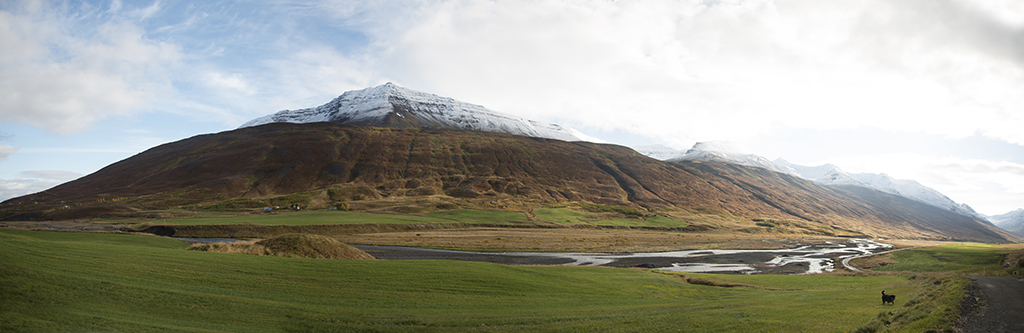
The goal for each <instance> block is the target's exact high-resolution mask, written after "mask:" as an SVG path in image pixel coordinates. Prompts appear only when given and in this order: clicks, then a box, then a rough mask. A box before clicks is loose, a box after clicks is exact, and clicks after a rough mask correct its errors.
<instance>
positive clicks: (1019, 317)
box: [957, 276, 1024, 333]
mask: <svg viewBox="0 0 1024 333" xmlns="http://www.w3.org/2000/svg"><path fill="white" fill-rule="evenodd" d="M970 279H971V281H973V282H974V285H975V286H977V287H978V288H979V289H980V290H981V295H980V298H981V302H982V305H983V309H981V310H980V311H978V312H976V313H973V314H970V315H967V316H966V318H962V319H963V321H962V322H961V323H960V324H959V325H957V330H958V331H960V332H964V333H974V332H991V333H996V332H1024V278H1019V277H1009V276H998V277H996V276H993V277H972V278H970Z"/></svg>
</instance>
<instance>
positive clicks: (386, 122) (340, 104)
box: [240, 82, 580, 141]
mask: <svg viewBox="0 0 1024 333" xmlns="http://www.w3.org/2000/svg"><path fill="white" fill-rule="evenodd" d="M273 122H287V123H311V122H335V123H342V124H348V125H357V126H375V127H390V128H418V129H457V130H470V131H482V132H494V133H509V134H515V135H522V136H529V137H538V138H548V139H558V140H564V141H580V138H579V137H577V136H576V135H574V134H573V132H572V131H571V130H569V129H566V128H563V127H561V126H559V125H556V124H550V123H544V122H539V121H533V120H528V119H524V118H521V117H516V116H513V115H508V114H504V113H500V112H496V111H492V110H489V109H487V108H485V107H483V106H480V105H476V104H469V103H465V102H460V101H457V100H455V99H452V98H448V97H441V96H437V95H433V94H428V93H423V92H419V91H414V90H410V89H406V88H402V87H399V86H397V85H395V84H393V83H391V82H388V83H385V84H383V85H380V86H376V87H371V88H366V89H363V90H353V91H348V92H345V93H343V94H342V95H341V96H338V98H335V99H334V100H332V101H330V102H328V103H327V104H324V105H321V106H318V107H315V108H308V109H300V110H284V111H280V112H277V113H274V114H271V115H266V116H263V117H259V118H256V119H253V120H250V121H248V122H246V123H244V124H242V126H241V127H240V128H244V127H252V126H258V125H263V124H268V123H273Z"/></svg>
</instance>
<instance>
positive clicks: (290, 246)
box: [189, 234, 374, 260]
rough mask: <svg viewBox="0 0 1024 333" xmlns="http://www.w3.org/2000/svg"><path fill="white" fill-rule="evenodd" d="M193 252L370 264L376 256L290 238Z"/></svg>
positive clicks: (321, 239) (327, 241)
mask: <svg viewBox="0 0 1024 333" xmlns="http://www.w3.org/2000/svg"><path fill="white" fill-rule="evenodd" d="M189 250H193V251H209V252H222V253H242V254H254V255H269V256H278V257H289V258H312V259H355V260H369V259H374V258H373V256H371V255H369V254H366V252H363V251H362V250H359V249H357V248H354V247H351V246H348V245H346V244H343V243H342V242H339V241H338V240H337V239H334V238H330V237H327V236H321V235H310V234H288V235H281V236H277V237H273V238H270V239H265V240H260V241H241V242H233V243H211V244H197V245H193V246H192V247H190V248H189Z"/></svg>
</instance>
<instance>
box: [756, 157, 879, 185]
mask: <svg viewBox="0 0 1024 333" xmlns="http://www.w3.org/2000/svg"><path fill="white" fill-rule="evenodd" d="M773 163H775V164H776V165H778V166H780V167H782V168H783V169H786V170H788V171H789V173H790V174H792V175H796V176H799V177H801V178H804V179H809V180H813V181H814V182H816V183H819V184H825V185H858V186H863V185H864V184H862V183H861V182H860V181H858V180H856V179H854V178H853V177H852V176H850V174H848V173H846V171H843V170H842V169H840V168H839V167H837V166H835V165H833V164H830V163H826V164H824V165H819V166H813V167H812V166H803V165H796V164H793V163H789V161H786V160H784V159H781V158H780V159H776V160H775V161H773Z"/></svg>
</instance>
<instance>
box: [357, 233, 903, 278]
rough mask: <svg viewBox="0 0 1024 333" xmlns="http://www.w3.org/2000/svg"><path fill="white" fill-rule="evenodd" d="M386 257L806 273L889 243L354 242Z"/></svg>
mask: <svg viewBox="0 0 1024 333" xmlns="http://www.w3.org/2000/svg"><path fill="white" fill-rule="evenodd" d="M353 246H354V247H356V248H358V249H360V250H363V251H365V252H366V253H369V254H370V255H373V256H374V257H376V258H378V259H385V260H418V259H443V260H466V261H485V262H494V263H501V264H507V265H579V266H610V267H642V268H648V269H657V270H665V271H676V272H700V273H725V274H807V273H821V272H826V271H832V270H833V269H835V264H836V263H835V262H833V260H832V258H839V260H842V259H843V258H847V257H854V256H861V255H867V254H871V253H875V252H881V251H885V250H888V249H891V248H892V245H890V244H883V243H879V242H875V241H871V240H866V239H850V240H847V241H846V242H845V243H831V242H826V243H824V244H818V245H805V246H801V247H796V248H790V249H772V250H690V251H671V252H650V253H546V252H500V253H490V252H467V251H452V250H437V249H424V248H414V247H401V246H378V245H353Z"/></svg>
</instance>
